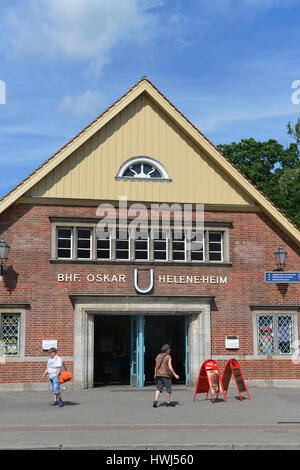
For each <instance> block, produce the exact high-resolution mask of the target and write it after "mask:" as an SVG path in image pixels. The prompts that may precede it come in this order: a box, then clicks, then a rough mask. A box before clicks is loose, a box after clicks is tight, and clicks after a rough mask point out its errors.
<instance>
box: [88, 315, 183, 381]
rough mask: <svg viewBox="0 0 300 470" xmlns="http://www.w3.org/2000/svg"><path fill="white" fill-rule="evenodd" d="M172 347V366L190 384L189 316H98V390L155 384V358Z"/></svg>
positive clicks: (95, 345) (96, 335)
mask: <svg viewBox="0 0 300 470" xmlns="http://www.w3.org/2000/svg"><path fill="white" fill-rule="evenodd" d="M166 343H168V344H170V346H171V356H172V364H173V368H174V370H175V372H176V373H177V374H178V375H179V377H180V379H179V380H178V381H176V383H181V384H183V383H184V384H188V343H187V317H186V316H185V315H98V314H95V315H94V387H97V386H103V385H106V384H107V385H108V384H109V385H112V384H124V385H129V384H131V385H133V386H138V387H142V386H144V385H151V384H153V383H154V366H155V357H156V356H157V354H159V353H160V348H161V346H162V345H163V344H166Z"/></svg>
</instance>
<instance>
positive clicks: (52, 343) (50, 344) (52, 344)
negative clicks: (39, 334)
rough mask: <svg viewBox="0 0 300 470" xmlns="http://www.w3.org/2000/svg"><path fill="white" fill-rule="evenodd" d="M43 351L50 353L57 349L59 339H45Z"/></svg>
mask: <svg viewBox="0 0 300 470" xmlns="http://www.w3.org/2000/svg"><path fill="white" fill-rule="evenodd" d="M42 347H43V351H48V350H49V349H50V348H55V349H57V339H43V346H42Z"/></svg>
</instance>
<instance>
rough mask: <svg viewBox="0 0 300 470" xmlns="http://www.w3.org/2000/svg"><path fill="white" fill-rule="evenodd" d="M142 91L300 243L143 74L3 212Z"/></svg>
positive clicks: (7, 202) (4, 203)
mask: <svg viewBox="0 0 300 470" xmlns="http://www.w3.org/2000/svg"><path fill="white" fill-rule="evenodd" d="M142 93H146V94H147V95H148V96H150V98H151V99H152V100H153V101H154V102H155V103H156V104H157V105H158V106H159V107H160V108H161V109H162V110H163V111H164V112H165V113H166V114H167V115H168V116H169V117H170V118H171V119H172V120H173V121H174V122H176V124H177V125H178V126H180V127H181V128H182V129H183V130H184V131H185V132H186V133H187V134H188V136H189V137H190V138H191V139H192V140H193V141H194V142H195V143H196V144H197V145H198V146H199V147H200V148H201V149H202V150H203V151H204V152H205V153H206V154H207V155H208V156H209V157H210V158H211V159H212V160H213V161H214V162H215V163H216V164H217V165H218V166H219V167H220V169H221V170H222V171H223V172H225V173H226V174H227V175H228V176H229V177H230V178H231V179H232V180H233V181H234V182H235V183H236V184H237V185H238V186H239V187H240V188H241V189H242V190H243V191H244V192H245V193H246V194H247V195H248V196H249V197H251V199H252V200H253V201H254V202H255V203H256V204H257V205H258V206H259V207H260V208H261V210H262V211H263V212H264V213H266V214H267V215H268V216H269V217H270V218H271V219H272V220H273V221H274V222H275V223H276V224H277V225H278V226H279V227H280V228H281V229H282V230H283V231H284V232H285V233H287V235H288V236H289V237H290V238H291V239H293V240H294V241H295V242H296V243H297V244H298V245H299V246H300V231H299V229H298V228H297V227H296V226H295V225H294V224H293V223H292V222H291V221H290V220H289V219H288V218H287V217H286V216H285V215H284V214H283V213H282V212H281V211H280V210H279V209H278V208H277V207H276V206H275V205H274V204H273V203H272V202H271V201H270V200H269V199H268V198H267V197H266V196H265V195H264V194H263V193H262V192H261V191H260V190H259V189H258V188H257V187H256V186H255V185H254V184H253V183H252V182H251V181H250V180H249V179H248V178H246V177H245V175H244V174H243V173H242V172H241V171H240V170H239V169H238V168H237V167H236V166H235V165H234V164H233V163H232V162H231V161H230V160H229V159H228V158H227V157H226V156H225V155H224V154H222V153H221V152H220V151H219V150H218V149H217V147H215V146H214V145H213V144H212V142H210V141H209V140H208V139H207V137H205V136H204V135H203V134H202V133H201V132H200V131H199V129H197V128H196V127H195V126H194V125H193V124H192V123H191V122H190V121H189V120H188V119H187V118H186V117H185V116H184V115H183V114H182V113H181V112H180V111H179V110H178V109H177V108H176V107H175V106H174V105H173V104H172V103H171V102H170V101H169V100H168V99H167V98H166V97H165V96H164V95H163V94H162V93H161V92H160V91H159V90H158V89H157V88H156V86H155V85H154V84H153V83H152V82H150V80H148V78H146V77H143V78H142V79H141V80H140V81H138V82H137V83H136V84H135V85H134V86H133V87H132V88H130V89H129V90H128V91H127V92H126V93H125V94H124V95H123V96H122V97H121V98H119V99H118V100H117V101H116V102H115V103H113V104H112V105H111V106H110V107H109V108H107V109H106V110H105V111H104V112H103V113H102V114H100V116H98V117H97V118H96V119H95V120H94V121H93V122H91V123H90V124H89V125H88V126H87V127H85V128H84V129H83V130H82V131H81V132H80V133H79V134H77V135H76V136H75V137H74V138H73V139H72V140H70V141H69V142H68V143H67V144H65V145H64V146H63V147H62V148H61V149H59V150H58V151H57V152H56V153H55V154H54V155H52V156H51V157H50V158H49V159H48V160H46V162H45V163H43V164H42V165H41V166H39V167H38V168H37V169H36V170H35V171H34V172H33V173H31V174H30V175H29V176H28V177H27V178H25V179H24V180H23V181H22V182H21V183H20V184H18V185H17V186H16V187H15V188H13V189H12V190H11V191H10V192H9V193H8V194H6V196H4V197H3V198H2V199H0V213H2V212H3V211H4V210H5V209H7V208H8V207H9V206H11V205H12V204H13V203H15V202H16V201H17V200H18V199H20V198H21V197H22V196H23V195H24V194H25V193H26V192H27V191H29V190H30V189H31V188H32V187H33V186H35V185H36V184H37V183H39V182H40V181H41V180H42V179H43V178H44V177H45V176H46V175H48V174H49V173H50V172H51V171H52V170H53V169H54V168H55V167H56V166H58V165H59V164H61V163H62V162H63V161H64V160H65V159H66V158H68V157H69V156H70V155H71V154H72V153H73V152H74V151H75V150H77V149H78V148H79V147H80V146H81V145H82V144H84V143H85V142H86V141H87V140H88V139H89V138H90V137H91V136H93V135H94V134H95V133H96V132H98V131H99V130H100V129H101V128H102V127H103V126H105V125H106V124H107V123H108V122H109V121H110V120H111V119H113V118H114V117H115V116H116V115H117V114H118V113H120V112H121V111H122V110H123V109H124V108H125V107H126V106H128V105H129V104H130V103H131V102H132V101H133V100H135V99H136V98H137V97H138V96H140V95H141V94H142Z"/></svg>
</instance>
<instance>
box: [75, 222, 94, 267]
mask: <svg viewBox="0 0 300 470" xmlns="http://www.w3.org/2000/svg"><path fill="white" fill-rule="evenodd" d="M79 230H88V231H89V232H90V237H89V238H81V239H79V237H78V231H79ZM75 233H76V235H75V243H76V248H75V253H76V256H75V259H78V261H85V260H86V261H89V260H91V259H93V230H92V228H91V227H76V229H75ZM78 240H89V241H90V248H78ZM78 250H83V251H89V252H90V256H89V258H79V256H78Z"/></svg>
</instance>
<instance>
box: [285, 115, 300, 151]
mask: <svg viewBox="0 0 300 470" xmlns="http://www.w3.org/2000/svg"><path fill="white" fill-rule="evenodd" d="M287 130H288V134H289V135H290V136H291V137H292V138H293V139H295V141H296V142H297V145H300V117H299V118H298V121H297V122H296V124H295V127H292V125H291V122H290V121H289V123H288V125H287Z"/></svg>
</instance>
